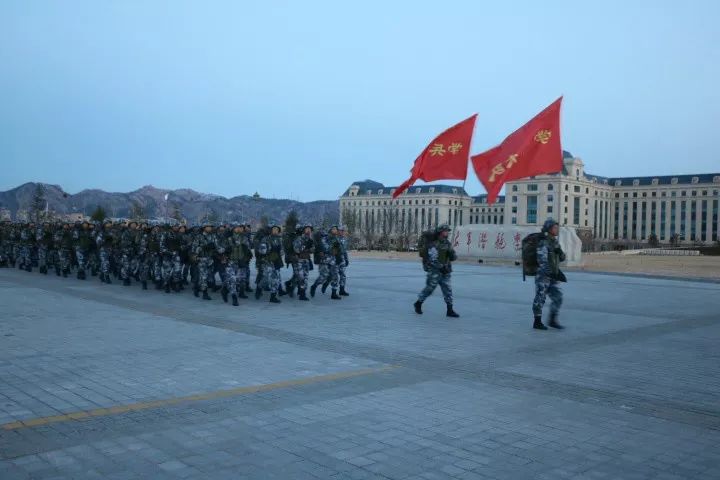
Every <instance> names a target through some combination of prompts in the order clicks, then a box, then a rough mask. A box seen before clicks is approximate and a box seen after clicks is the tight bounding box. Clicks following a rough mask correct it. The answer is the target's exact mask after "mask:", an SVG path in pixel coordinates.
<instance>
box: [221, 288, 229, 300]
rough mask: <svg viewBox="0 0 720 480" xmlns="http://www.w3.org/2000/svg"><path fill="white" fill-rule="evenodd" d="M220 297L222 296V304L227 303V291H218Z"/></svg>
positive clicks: (225, 289)
mask: <svg viewBox="0 0 720 480" xmlns="http://www.w3.org/2000/svg"><path fill="white" fill-rule="evenodd" d="M220 295H222V299H223V302H225V303H227V302H228V289H227V288H225V287H223V288H222V289H221V290H220Z"/></svg>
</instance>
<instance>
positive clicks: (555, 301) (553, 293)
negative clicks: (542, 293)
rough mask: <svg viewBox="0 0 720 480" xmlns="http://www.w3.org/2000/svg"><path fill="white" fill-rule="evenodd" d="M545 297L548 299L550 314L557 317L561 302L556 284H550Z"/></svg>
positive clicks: (560, 295) (561, 298)
mask: <svg viewBox="0 0 720 480" xmlns="http://www.w3.org/2000/svg"><path fill="white" fill-rule="evenodd" d="M547 296H548V297H550V302H551V303H550V314H551V315H557V314H558V313H559V312H560V307H561V306H562V302H563V294H562V290H560V286H559V285H558V283H557V282H551V283H550V286H549V287H548V289H547Z"/></svg>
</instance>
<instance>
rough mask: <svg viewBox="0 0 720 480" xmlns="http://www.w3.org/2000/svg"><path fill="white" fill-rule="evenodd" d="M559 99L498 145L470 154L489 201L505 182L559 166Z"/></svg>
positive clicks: (561, 160) (541, 172) (559, 169)
mask: <svg viewBox="0 0 720 480" xmlns="http://www.w3.org/2000/svg"><path fill="white" fill-rule="evenodd" d="M561 103H562V97H560V98H558V99H557V100H555V101H554V102H553V103H552V104H551V105H550V106H549V107H547V108H546V109H545V110H543V111H542V112H540V113H538V114H537V115H536V116H535V118H533V119H532V120H530V121H529V122H528V123H526V124H525V125H523V126H522V127H520V129H518V130H516V131H515V132H513V133H511V134H510V136H508V137H507V138H506V139H505V140H503V142H502V143H501V144H500V145H498V146H497V147H494V148H491V149H490V150H488V151H487V152H483V153H481V154H479V155H474V156H473V157H472V164H473V168H474V169H475V174H476V175H477V176H478V178H479V179H480V181H481V182H482V184H483V185H484V186H485V190H487V192H488V203H490V204H492V203H493V202H495V199H496V198H497V195H498V193H499V192H500V189H501V188H502V186H503V185H504V184H505V182H508V181H510V180H517V179H519V178H526V177H532V176H533V175H542V174H544V173H556V172H559V171H561V170H562V168H563V156H562V147H561V146H560V104H561Z"/></svg>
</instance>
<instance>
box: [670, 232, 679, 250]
mask: <svg viewBox="0 0 720 480" xmlns="http://www.w3.org/2000/svg"><path fill="white" fill-rule="evenodd" d="M679 245H680V235H679V234H678V233H673V234H672V235H670V246H671V247H677V246H679Z"/></svg>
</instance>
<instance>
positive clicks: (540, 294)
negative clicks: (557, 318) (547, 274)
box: [532, 275, 550, 317]
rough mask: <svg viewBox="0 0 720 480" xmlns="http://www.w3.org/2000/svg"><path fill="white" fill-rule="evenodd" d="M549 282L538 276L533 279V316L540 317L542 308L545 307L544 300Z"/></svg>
mask: <svg viewBox="0 0 720 480" xmlns="http://www.w3.org/2000/svg"><path fill="white" fill-rule="evenodd" d="M549 286H550V281H549V280H548V279H546V278H544V277H542V276H540V275H538V276H536V277H535V298H534V300H533V304H532V311H533V316H535V317H539V316H542V310H543V306H545V298H546V297H547V290H548V287H549Z"/></svg>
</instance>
